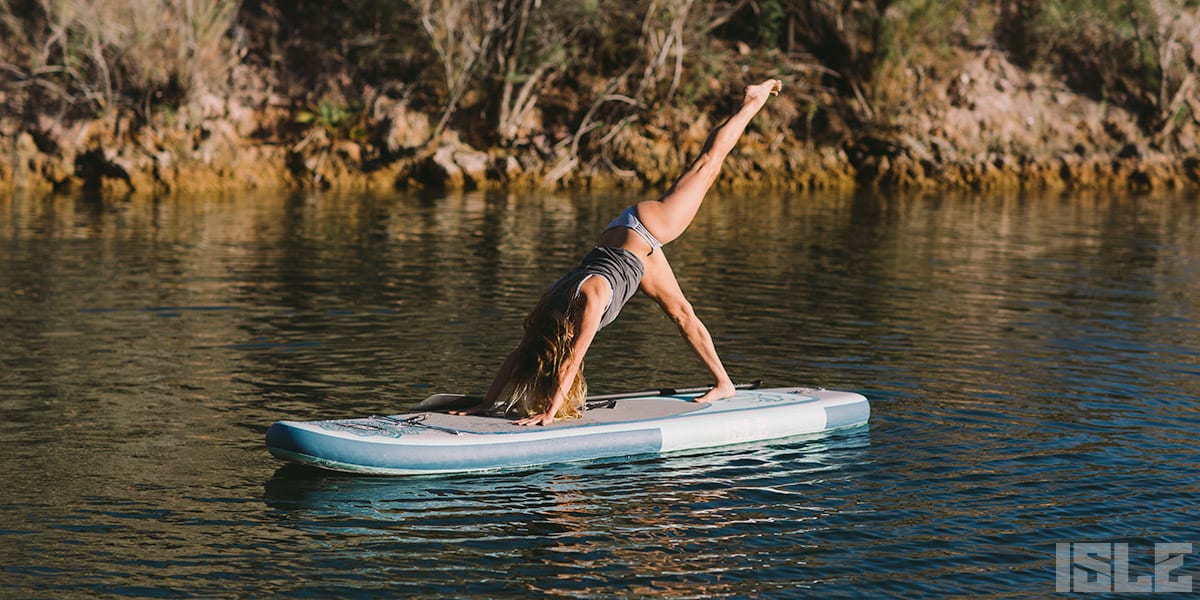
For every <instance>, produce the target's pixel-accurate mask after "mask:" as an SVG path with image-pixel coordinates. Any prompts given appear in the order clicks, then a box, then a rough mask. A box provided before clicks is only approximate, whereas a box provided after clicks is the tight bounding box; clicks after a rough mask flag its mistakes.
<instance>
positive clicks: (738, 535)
mask: <svg viewBox="0 0 1200 600" xmlns="http://www.w3.org/2000/svg"><path fill="white" fill-rule="evenodd" d="M634 199H640V198H634ZM634 199H631V198H628V197H625V198H620V197H616V196H600V195H594V196H570V195H565V194H552V195H547V194H541V195H539V194H524V195H515V196H506V195H482V194H476V195H463V196H452V197H418V196H410V195H375V196H363V195H324V194H296V195H272V194H259V195H255V194H247V195H239V196H206V197H169V198H160V199H153V198H142V197H135V198H132V199H120V198H116V199H109V200H107V201H103V202H101V201H95V200H85V199H78V198H68V197H45V198H43V197H36V198H35V197H25V196H20V195H18V196H16V197H3V198H0V327H2V337H0V369H2V371H0V382H2V383H0V469H3V473H4V483H3V486H2V489H0V597H5V598H10V597H11V598H84V597H89V598H90V597H96V596H159V597H192V596H199V597H247V598H255V597H362V598H373V597H407V596H418V595H420V596H422V597H455V598H457V597H464V596H477V597H513V596H532V595H550V596H571V597H614V596H619V597H630V596H636V597H648V596H667V597H672V598H675V597H679V598H684V597H727V596H740V597H795V596H802V595H806V594H811V595H865V596H877V595H898V596H909V597H911V596H942V595H960V596H984V597H1030V596H1046V595H1051V594H1053V593H1054V592H1055V590H1056V585H1061V583H1062V582H1059V581H1058V580H1057V578H1056V575H1060V574H1061V573H1062V572H1063V571H1064V568H1065V569H1066V573H1067V575H1068V576H1070V575H1072V574H1075V575H1079V574H1082V575H1083V576H1086V575H1087V573H1088V569H1089V568H1090V569H1092V570H1095V569H1097V568H1098V567H1097V566H1096V565H1097V561H1099V564H1100V567H1102V569H1101V570H1108V571H1109V574H1115V575H1116V576H1117V577H1118V579H1119V578H1120V577H1121V575H1122V568H1124V567H1122V564H1123V563H1120V562H1119V561H1115V560H1114V561H1113V562H1111V563H1110V562H1107V559H1102V558H1097V557H1096V556H1093V560H1092V562H1091V563H1088V562H1087V560H1086V559H1087V557H1086V556H1084V557H1083V558H1084V560H1082V561H1077V560H1076V558H1074V557H1072V556H1071V555H1067V557H1068V560H1067V561H1066V563H1065V564H1064V561H1063V559H1061V558H1057V555H1056V550H1057V549H1058V547H1059V546H1058V544H1081V543H1085V542H1097V543H1102V544H1106V545H1107V544H1114V543H1115V544H1127V546H1124V547H1125V548H1128V550H1129V557H1130V558H1129V563H1128V567H1127V568H1125V571H1126V572H1127V573H1128V575H1129V578H1130V579H1131V580H1134V581H1138V580H1137V579H1136V578H1138V577H1142V578H1143V581H1147V579H1145V578H1149V577H1153V575H1154V574H1155V570H1154V562H1155V557H1154V552H1155V544H1156V543H1192V544H1200V524H1198V521H1197V516H1198V513H1200V509H1197V505H1198V503H1200V452H1198V451H1197V446H1198V442H1200V436H1198V433H1197V432H1198V431H1200V402H1198V400H1200V202H1198V201H1197V200H1196V199H1194V198H1186V197H1128V196H1122V195H1116V196H1113V195H1103V194H1097V195H1091V196H1072V197H1058V196H1041V197H1024V196H1017V195H1012V196H951V197H947V196H935V195H931V196H911V197H890V196H881V195H877V194H859V195H855V196H832V195H827V196H786V195H785V196H780V195H777V194H767V193H746V194H735V193H726V194H722V195H714V196H713V197H711V198H710V199H709V201H708V202H707V203H706V204H705V206H704V207H703V208H702V210H701V213H700V215H699V216H698V219H697V222H696V223H695V224H694V225H693V227H692V228H691V229H690V230H689V231H688V232H687V233H686V234H685V235H684V237H683V238H681V239H680V240H678V241H677V242H675V243H673V244H671V245H669V246H668V247H667V249H666V252H667V256H668V257H669V258H670V259H671V261H672V263H673V265H674V267H675V270H676V273H677V274H678V277H679V280H680V283H681V285H682V287H683V289H684V290H685V291H686V292H687V293H688V295H689V297H690V298H691V300H692V301H693V304H694V305H695V307H696V309H697V311H698V313H699V314H700V316H701V317H702V318H703V319H704V320H705V322H706V323H707V324H708V326H709V328H710V330H711V331H712V334H713V336H714V338H715V340H716V343H717V346H718V349H719V350H720V351H721V353H722V355H723V357H724V359H725V363H726V366H727V367H728V368H729V371H730V373H731V375H732V376H733V377H734V379H735V380H738V381H749V380H753V379H763V380H765V381H766V383H767V384H769V385H776V386H784V385H808V386H824V387H828V388H833V389H844V390H850V391H855V392H859V393H862V394H864V395H866V396H867V397H868V398H869V399H870V400H871V402H872V406H873V415H872V418H871V422H870V424H869V426H867V427H865V428H858V429H854V430H849V431H844V432H838V433H834V434H831V435H827V436H825V437H820V438H817V439H815V440H812V439H810V440H792V441H784V442H780V443H775V444H758V445H751V446H739V447H730V448H724V449H720V450H717V451H714V452H710V453H705V454H691V455H679V456H663V457H632V458H629V459H628V460H623V461H618V462H609V463H577V464H565V465H555V466H550V467H545V468H538V469H530V470H525V471H518V472H503V473H495V474H487V475H471V476H455V477H427V478H366V477H352V476H344V475H335V474H328V475H326V474H317V473H314V472H311V471H307V470H297V469H295V468H290V467H283V466H282V463H280V462H278V461H276V460H274V459H272V458H271V457H270V456H269V455H268V453H267V452H266V450H265V448H264V446H263V433H264V431H265V430H266V427H267V426H268V425H269V424H270V423H271V422H273V421H275V420H279V419H318V418H332V417H342V416H352V415H366V414H380V413H385V412H401V411H403V410H404V409H406V408H408V407H410V406H411V405H412V404H414V403H415V402H417V401H418V400H420V399H421V398H424V397H425V396H427V395H429V394H432V393H434V392H442V391H447V392H478V391H481V390H482V389H483V388H485V387H486V385H487V383H488V381H489V380H490V377H491V374H492V370H493V369H495V367H496V366H497V365H498V364H499V362H500V360H501V358H503V356H504V354H505V353H506V352H507V350H508V349H509V347H510V346H511V345H512V344H514V343H515V341H516V339H517V336H518V334H519V329H520V323H521V320H522V317H523V316H524V313H525V311H526V310H527V309H528V308H529V307H530V306H531V305H532V302H533V301H534V299H535V298H536V296H537V295H538V294H539V293H540V291H541V290H542V288H543V287H544V286H545V285H547V284H549V283H550V282H551V281H552V280H553V279H554V278H555V277H556V276H557V275H558V274H560V272H561V271H563V270H565V269H566V268H567V267H569V266H571V265H573V264H574V263H575V262H576V261H577V260H578V259H579V258H580V257H581V256H582V255H583V254H584V253H585V252H586V250H587V249H588V247H589V246H590V244H591V243H592V241H593V240H594V239H595V236H596V234H597V233H598V232H599V230H600V228H601V227H603V225H604V224H606V223H607V222H608V220H609V219H611V218H612V217H613V215H614V214H616V212H617V211H618V210H619V209H621V208H623V207H624V206H625V205H626V204H628V203H630V202H631V201H632V200H634ZM588 373H589V381H590V383H591V388H592V390H593V391H594V392H610V391H621V390H627V389H641V388H650V387H663V386H679V385H696V384H705V383H708V381H707V380H706V377H705V372H704V370H703V368H702V367H701V366H700V364H699V362H698V361H697V360H696V359H695V358H694V357H692V355H691V354H690V353H689V351H688V350H687V348H686V346H685V345H684V343H683V342H682V340H681V339H680V338H679V336H678V335H677V333H676V332H675V331H674V328H673V327H672V326H671V325H670V324H669V322H668V321H667V320H666V319H665V318H664V317H663V316H661V314H660V313H659V311H658V309H657V308H656V307H654V306H653V305H652V303H650V302H649V301H648V300H646V299H645V298H644V297H638V298H635V300H634V301H633V302H632V303H631V304H630V305H629V306H628V307H627V308H626V310H625V311H624V312H623V313H622V316H621V318H620V319H619V320H618V322H617V323H616V324H614V325H613V326H612V327H610V328H608V329H605V330H604V331H603V332H601V334H600V336H599V337H598V338H597V340H596V343H595V345H594V347H593V350H592V352H591V354H590V355H589V364H588ZM1105 547H1108V548H1114V547H1113V546H1105ZM1067 548H1068V549H1072V548H1075V547H1074V546H1067ZM1115 548H1117V549H1120V548H1122V546H1116V547H1115ZM1193 548H1194V551H1195V554H1187V553H1183V552H1176V554H1175V556H1177V558H1181V559H1182V563H1181V565H1180V566H1179V567H1178V568H1175V569H1174V570H1170V572H1169V573H1165V577H1160V578H1159V579H1158V580H1157V581H1156V582H1155V583H1159V584H1163V583H1168V582H1174V583H1175V584H1180V583H1181V582H1182V581H1183V580H1182V579H1180V578H1181V577H1186V576H1198V575H1200V545H1197V546H1193ZM1089 565H1090V566H1089ZM1114 565H1115V567H1114ZM1093 579H1095V578H1094V577H1093ZM1164 579H1166V580H1167V581H1164ZM1104 581H1105V580H1104V579H1100V580H1099V582H1100V583H1101V584H1103V583H1104ZM1109 581H1111V580H1109ZM1121 581H1122V582H1123V581H1124V580H1121ZM1067 583H1069V584H1071V585H1074V582H1071V581H1068V582H1067ZM1093 585H1095V584H1094V583H1093ZM1072 589H1080V588H1072ZM1197 589H1200V579H1198V581H1197Z"/></svg>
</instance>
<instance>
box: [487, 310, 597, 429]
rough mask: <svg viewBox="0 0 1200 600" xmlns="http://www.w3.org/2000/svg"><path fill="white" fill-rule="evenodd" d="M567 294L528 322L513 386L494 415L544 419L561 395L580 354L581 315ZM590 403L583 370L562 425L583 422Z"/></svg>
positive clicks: (574, 384)
mask: <svg viewBox="0 0 1200 600" xmlns="http://www.w3.org/2000/svg"><path fill="white" fill-rule="evenodd" d="M563 287H564V288H567V289H566V290H555V289H551V290H549V291H547V292H546V294H545V295H543V296H542V299H541V300H539V301H538V303H537V305H536V306H534V307H533V310H532V311H530V313H529V316H527V317H525V333H524V336H523V337H522V339H521V343H520V345H519V346H517V358H516V361H515V362H514V363H513V366H512V372H511V373H510V374H509V377H508V383H507V385H505V386H504V389H503V390H501V391H500V394H499V396H498V397H497V401H496V404H495V405H494V406H493V409H492V412H493V413H501V414H503V415H504V416H506V417H509V418H520V417H528V416H532V415H536V414H540V413H542V412H543V411H545V410H546V409H547V408H549V406H550V401H551V400H552V399H553V398H554V394H555V392H557V391H558V380H559V374H560V373H562V370H563V369H565V368H566V367H567V365H568V364H570V362H571V359H572V358H573V356H574V349H575V344H574V341H575V318H574V316H575V310H576V308H577V304H578V302H577V301H576V300H575V299H573V298H567V297H564V296H565V294H563V293H562V292H564V291H566V292H568V293H569V288H570V286H563ZM586 397H587V380H585V379H584V377H583V364H582V363H581V364H580V365H579V373H578V375H576V377H575V381H573V382H571V386H570V388H569V389H568V390H567V392H566V399H565V401H564V402H563V404H562V406H561V407H559V409H558V413H557V414H555V415H554V418H556V419H578V418H579V417H581V416H583V406H584V400H585V399H586Z"/></svg>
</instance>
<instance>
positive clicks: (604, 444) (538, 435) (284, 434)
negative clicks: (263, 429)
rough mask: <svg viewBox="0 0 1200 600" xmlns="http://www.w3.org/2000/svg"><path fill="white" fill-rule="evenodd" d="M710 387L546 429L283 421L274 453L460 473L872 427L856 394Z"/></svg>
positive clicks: (613, 403)
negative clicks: (728, 394)
mask: <svg viewBox="0 0 1200 600" xmlns="http://www.w3.org/2000/svg"><path fill="white" fill-rule="evenodd" d="M742 387H743V388H744V387H745V386H742ZM705 389H706V388H701V389H695V390H658V391H649V392H631V393H627V394H612V395H609V396H592V397H589V403H588V404H589V410H588V411H586V412H585V413H584V416H583V417H582V418H579V419H574V420H570V421H557V422H555V423H552V424H551V425H549V426H545V427H540V426H532V427H523V426H520V425H514V424H512V422H511V421H510V420H509V419H503V418H497V417H483V416H456V415H450V414H446V413H441V412H414V413H407V414H398V415H390V416H372V417H366V418H357V419H343V420H333V421H279V422H277V423H274V424H272V425H271V427H270V428H269V429H268V430H267V440H266V441H267V449H268V450H269V451H270V452H271V454H273V455H275V456H276V457H278V458H281V459H284V460H287V461H291V462H295V463H300V464H303V465H309V466H313V467H320V468H324V469H330V470H334V471H346V472H352V473H369V474H377V475H420V474H437V473H460V472H469V471H486V470H495V469H510V468H520V467H530V466H535V465H543V464H549V463H560V462H569V461H579V460H591V459H601V458H612V457H620V456H632V455H641V454H659V453H664V452H676V451H682V450H696V449H701V448H712V447H717V446H726V445H730V444H741V443H746V442H758V441H763V440H772V439H778V438H785V437H790V436H796V435H802V434H813V433H820V432H825V431H831V430H835V429H841V428H845V427H853V426H856V425H863V424H865V423H866V422H867V420H868V418H869V417H870V415H871V407H870V404H869V403H868V402H867V399H866V398H865V397H863V396H861V395H859V394H855V393H851V392H838V391H832V390H824V389H810V388H771V389H739V390H738V391H737V394H736V395H735V396H734V397H733V398H728V399H725V400H718V401H716V402H711V403H698V402H694V401H693V400H692V399H693V398H695V397H696V396H698V395H699V394H700V393H703V391H704V390H705ZM685 392H686V393H685ZM446 398H459V399H467V398H465V397H462V396H452V395H448V394H439V395H438V396H434V397H431V398H430V399H429V400H427V401H426V402H423V403H421V404H419V405H417V406H418V408H423V407H426V406H430V405H433V404H438V403H439V402H440V403H441V404H443V405H444V404H445V400H446ZM597 399H599V401H597ZM430 401H434V402H430Z"/></svg>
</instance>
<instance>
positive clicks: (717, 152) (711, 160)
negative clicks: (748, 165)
mask: <svg viewBox="0 0 1200 600" xmlns="http://www.w3.org/2000/svg"><path fill="white" fill-rule="evenodd" d="M782 88H783V82H781V81H779V80H778V79H768V80H766V81H764V82H762V83H759V84H756V85H750V86H746V95H745V97H744V98H743V99H742V105H741V107H739V108H738V110H737V112H735V113H734V114H733V116H731V117H729V118H728V119H726V120H725V122H724V123H722V124H720V125H719V126H717V128H716V129H714V130H713V132H712V133H711V134H709V136H708V140H707V141H706V142H705V143H704V148H703V149H702V150H701V151H700V156H698V157H696V160H695V161H694V162H693V163H692V165H691V166H690V167H688V170H687V171H685V172H684V173H683V175H681V176H680V177H679V179H677V180H675V184H674V185H672V186H671V189H669V190H667V193H665V194H663V195H662V197H661V198H659V199H658V200H647V201H645V202H639V203H638V205H637V214H638V220H640V221H641V222H642V224H643V225H645V226H646V229H648V230H650V233H651V234H653V235H654V237H656V238H658V240H659V241H660V242H662V243H664V244H666V243H667V242H670V241H672V240H674V239H675V238H677V237H679V235H680V234H682V233H683V232H684V230H685V229H687V228H688V225H690V224H691V223H692V219H693V218H694V217H695V216H696V211H697V210H699V209H700V203H701V202H703V201H704V196H705V194H707V193H708V190H709V188H711V187H712V185H713V182H714V181H716V179H717V175H718V174H719V173H720V172H721V163H723V162H724V161H725V157H726V156H727V155H728V154H729V152H730V151H731V150H733V147H734V146H735V145H736V144H737V141H738V139H740V138H741V137H742V133H743V132H744V131H746V126H747V125H749V124H750V120H751V119H753V118H754V115H756V114H758V111H759V110H761V109H762V107H763V105H765V104H766V103H767V98H769V97H770V96H775V95H778V94H779V91H780V90H781V89H782Z"/></svg>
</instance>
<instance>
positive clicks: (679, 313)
mask: <svg viewBox="0 0 1200 600" xmlns="http://www.w3.org/2000/svg"><path fill="white" fill-rule="evenodd" d="M643 263H644V264H645V266H646V272H645V274H644V275H642V283H641V290H642V292H643V293H644V294H646V295H647V296H649V297H650V298H651V299H653V300H654V301H655V302H656V303H658V305H659V307H661V308H662V310H663V312H665V313H667V316H668V317H670V319H671V321H672V322H673V323H675V326H676V327H678V328H679V334H680V335H682V336H683V339H684V340H685V341H686V342H687V343H688V346H690V347H691V348H692V350H693V351H694V352H695V353H696V356H698V357H699V358H700V362H703V363H704V367H705V368H706V369H708V372H709V374H711V375H712V377H713V388H712V389H711V390H709V391H708V392H707V393H705V394H704V395H702V396H700V397H699V398H697V399H696V401H697V402H709V401H712V400H719V399H721V398H729V397H731V396H733V395H734V393H735V392H734V387H733V381H731V380H730V379H729V375H728V374H727V373H726V372H725V366H724V365H722V364H721V358H720V357H719V356H717V348H716V346H714V345H713V340H712V336H711V335H709V333H708V328H707V327H705V326H704V323H703V322H701V321H700V317H697V316H696V313H695V311H693V310H692V304H691V303H690V302H688V300H687V298H685V297H684V295H683V291H682V290H680V289H679V282H678V281H676V279H675V272H674V271H672V270H671V264H670V263H669V262H667V257H666V255H665V254H664V253H663V252H655V253H654V254H651V255H650V256H648V257H646V258H645V260H644V261H643Z"/></svg>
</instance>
